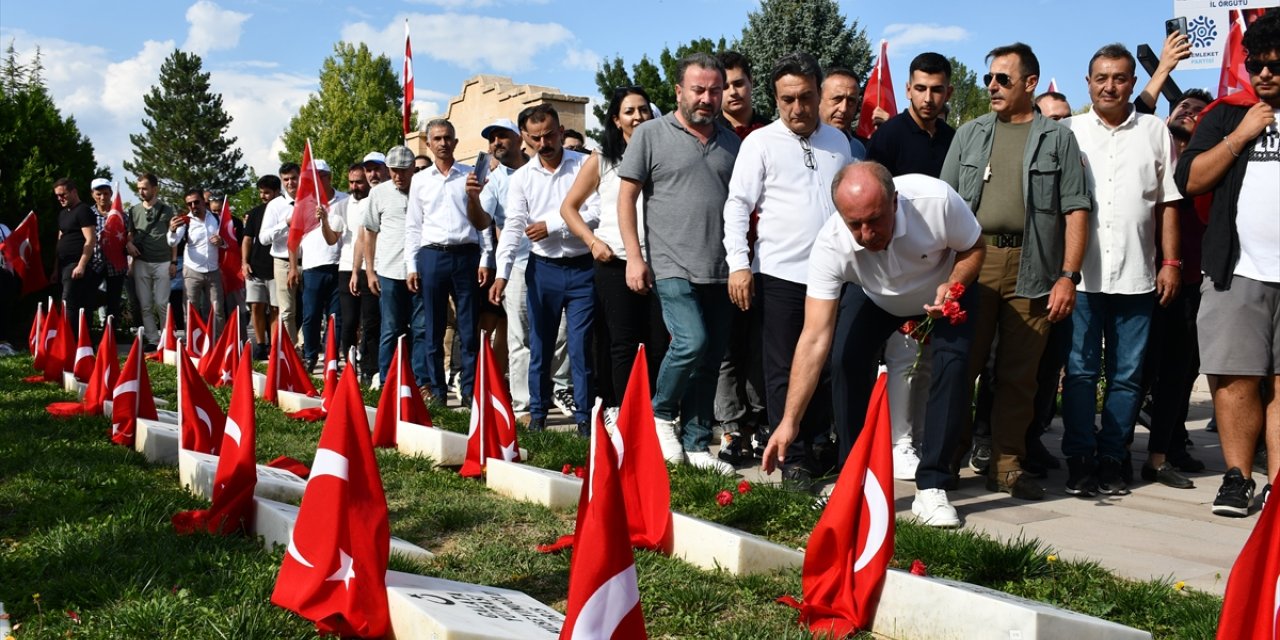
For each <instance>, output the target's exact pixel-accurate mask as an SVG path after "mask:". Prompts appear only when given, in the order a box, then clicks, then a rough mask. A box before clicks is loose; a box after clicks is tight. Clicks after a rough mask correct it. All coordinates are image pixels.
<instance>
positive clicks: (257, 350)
mask: <svg viewBox="0 0 1280 640" xmlns="http://www.w3.org/2000/svg"><path fill="white" fill-rule="evenodd" d="M269 357H271V348H270V347H269V346H267V345H266V344H255V345H253V359H254V360H257V361H259V362H261V361H263V360H266V359H267V358H269Z"/></svg>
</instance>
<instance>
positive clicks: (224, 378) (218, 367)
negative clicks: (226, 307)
mask: <svg viewBox="0 0 1280 640" xmlns="http://www.w3.org/2000/svg"><path fill="white" fill-rule="evenodd" d="M239 349H240V308H239V307H236V308H235V309H233V310H232V311H231V317H230V318H229V319H228V320H227V326H226V327H223V329H222V335H220V336H218V341H217V342H216V343H214V345H213V348H212V349H209V350H208V351H205V352H204V355H203V356H200V364H199V371H200V377H201V378H203V379H204V381H205V382H207V383H209V384H211V385H213V386H215V387H221V386H223V385H225V384H227V383H228V382H231V376H232V374H233V373H234V372H235V370H236V360H237V359H238V358H239V355H240V350H239Z"/></svg>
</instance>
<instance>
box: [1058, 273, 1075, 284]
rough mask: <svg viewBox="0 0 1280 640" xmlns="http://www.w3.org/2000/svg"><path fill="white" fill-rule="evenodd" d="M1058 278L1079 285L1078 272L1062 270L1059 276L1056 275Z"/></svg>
mask: <svg viewBox="0 0 1280 640" xmlns="http://www.w3.org/2000/svg"><path fill="white" fill-rule="evenodd" d="M1058 277H1059V278H1066V279H1068V280H1070V281H1071V284H1080V272H1079V271H1065V270H1064V271H1063V272H1062V273H1059V274H1058Z"/></svg>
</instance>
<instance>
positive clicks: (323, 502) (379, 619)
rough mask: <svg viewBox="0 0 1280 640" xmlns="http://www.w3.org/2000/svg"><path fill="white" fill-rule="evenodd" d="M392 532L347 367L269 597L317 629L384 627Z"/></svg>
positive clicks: (352, 631)
mask: <svg viewBox="0 0 1280 640" xmlns="http://www.w3.org/2000/svg"><path fill="white" fill-rule="evenodd" d="M390 544H391V537H390V529H389V526H388V523H387V499H386V496H385V495H384V494H383V491H382V479H381V478H380V477H379V475H378V464H377V460H376V459H375V458H374V456H373V443H372V441H371V440H370V437H369V421H368V418H367V417H366V416H365V412H364V403H363V400H362V398H361V396H360V385H359V383H357V382H356V373H355V369H354V368H353V367H348V368H347V370H346V371H345V372H343V374H342V378H341V380H339V382H338V394H337V395H336V396H335V397H334V403H333V407H332V409H331V410H330V412H329V417H328V419H326V420H325V425H324V431H323V432H322V433H321V434H320V446H319V448H318V449H317V450H316V457H315V460H314V461H313V462H312V463H311V477H310V479H309V480H308V481H307V489H306V492H305V493H304V494H303V496H302V507H301V509H299V511H298V521H297V524H296V525H295V526H294V529H293V537H292V539H290V541H289V547H288V551H287V553H286V554H285V556H284V561H283V563H282V564H281V565H280V574H279V576H277V578H276V586H275V590H274V591H273V592H272V594H271V602H272V603H274V604H276V605H277V606H280V607H284V608H285V609H289V610H291V611H294V612H296V613H298V615H301V616H302V617H304V618H306V619H308V620H311V621H312V622H314V623H315V625H316V629H317V630H318V631H319V632H320V633H323V634H339V635H342V636H357V637H360V638H379V637H382V636H384V635H386V633H387V631H388V630H389V628H390V617H391V616H390V613H389V611H388V609H387V585H386V572H387V555H388V552H389V550H390Z"/></svg>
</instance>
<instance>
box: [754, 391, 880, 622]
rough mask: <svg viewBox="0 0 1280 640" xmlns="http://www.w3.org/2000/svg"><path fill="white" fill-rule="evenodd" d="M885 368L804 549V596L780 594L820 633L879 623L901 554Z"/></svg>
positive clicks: (801, 620) (783, 601)
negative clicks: (888, 580)
mask: <svg viewBox="0 0 1280 640" xmlns="http://www.w3.org/2000/svg"><path fill="white" fill-rule="evenodd" d="M887 380H888V374H887V373H881V374H880V378H879V379H878V380H876V386H875V389H873V390H872V392H871V402H870V403H868V407H867V420H866V424H865V426H864V427H863V428H862V433H861V434H860V435H859V436H858V440H857V442H856V443H855V444H854V446H853V451H852V452H851V453H850V454H849V458H848V460H847V461H846V462H845V465H844V471H842V472H840V479H839V480H837V481H836V487H835V489H834V490H833V491H832V492H831V498H830V501H829V502H828V503H827V508H826V510H825V511H824V512H823V513H822V517H821V518H820V519H819V520H818V524H817V525H816V526H815V527H814V528H813V533H811V534H809V544H808V547H807V548H806V549H805V552H804V569H803V571H802V583H803V589H804V602H803V603H798V602H796V601H795V599H794V598H792V597H791V596H783V597H782V598H779V599H778V600H779V601H780V602H782V603H783V604H787V605H790V606H792V607H795V608H796V609H799V610H800V623H801V624H803V625H808V627H809V631H811V632H813V633H814V634H815V635H819V636H821V635H827V634H829V635H830V637H833V638H843V637H846V636H848V635H852V634H853V633H855V632H857V631H858V630H865V629H867V628H868V627H870V626H871V621H872V619H873V618H874V617H875V609H876V604H877V603H879V601H880V590H881V589H882V588H883V587H884V579H885V573H886V572H887V571H888V569H889V561H890V560H891V559H892V558H893V532H894V520H893V518H894V511H893V443H892V435H891V433H890V431H891V427H892V425H891V423H890V421H889V400H888V394H887V392H886V387H887Z"/></svg>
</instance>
